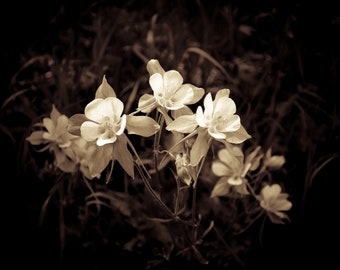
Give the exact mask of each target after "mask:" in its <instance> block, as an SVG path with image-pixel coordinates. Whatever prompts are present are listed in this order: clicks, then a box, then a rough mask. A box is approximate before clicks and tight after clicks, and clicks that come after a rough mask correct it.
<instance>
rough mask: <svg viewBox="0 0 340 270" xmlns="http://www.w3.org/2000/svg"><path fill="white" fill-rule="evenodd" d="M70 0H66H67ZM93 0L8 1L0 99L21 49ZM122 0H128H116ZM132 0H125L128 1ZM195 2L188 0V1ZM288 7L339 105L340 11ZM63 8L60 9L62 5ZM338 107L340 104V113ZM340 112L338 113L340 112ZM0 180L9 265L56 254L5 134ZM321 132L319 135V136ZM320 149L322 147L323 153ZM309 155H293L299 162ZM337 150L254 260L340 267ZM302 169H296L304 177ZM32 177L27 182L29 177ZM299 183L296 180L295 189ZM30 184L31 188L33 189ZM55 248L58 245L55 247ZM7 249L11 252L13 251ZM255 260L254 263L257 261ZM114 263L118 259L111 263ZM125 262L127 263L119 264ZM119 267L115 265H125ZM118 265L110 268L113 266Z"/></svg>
mask: <svg viewBox="0 0 340 270" xmlns="http://www.w3.org/2000/svg"><path fill="white" fill-rule="evenodd" d="M66 2H67V3H66ZM89 2H90V1H80V0H78V1H69V2H68V1H39V2H38V1H15V0H14V1H8V2H6V3H5V4H2V5H3V8H2V16H1V22H0V25H1V36H2V38H1V42H0V44H1V47H0V48H1V49H0V51H1V59H0V65H1V85H0V87H1V88H0V99H1V103H2V102H3V100H4V99H5V98H6V97H8V96H9V95H10V92H9V91H10V90H9V89H8V86H9V83H10V79H11V77H12V75H13V74H14V73H15V72H16V71H17V70H18V68H19V67H20V54H21V53H22V52H26V51H27V50H29V49H30V48H33V47H34V48H39V47H42V48H43V46H44V41H45V40H49V39H53V38H55V31H57V30H58V29H63V28H64V27H65V28H66V27H69V26H70V25H72V24H76V23H77V19H78V18H79V15H80V12H81V10H82V9H83V8H84V7H85V6H86V5H87V4H88V3H89ZM149 2H152V1H141V2H137V1H131V2H130V3H131V5H130V7H131V8H135V9H139V8H141V6H145V5H148V4H149ZM116 3H117V5H122V4H123V3H124V1H116ZM125 3H126V2H125ZM186 3H187V5H188V8H190V6H191V5H190V1H186ZM238 4H239V6H240V10H242V12H245V13H249V14H257V13H258V12H259V11H260V10H261V9H264V10H265V9H266V8H268V6H271V5H274V4H273V3H271V1H260V2H259V1H240V2H238ZM275 5H276V8H277V9H278V11H279V12H281V13H282V14H287V13H288V14H289V13H292V14H294V16H296V17H297V18H299V20H298V23H297V24H296V33H298V35H297V40H296V42H297V43H299V44H300V45H299V46H301V51H302V52H303V61H304V62H303V65H304V68H305V73H304V74H305V78H304V80H306V81H308V82H310V83H313V84H315V85H317V86H318V87H320V89H321V91H320V92H321V93H322V95H323V98H324V99H326V100H327V102H329V106H330V107H332V108H333V107H334V108H337V107H336V106H337V104H338V101H339V90H340V87H339V59H340V42H339V39H340V14H339V11H338V10H339V9H338V8H337V7H336V5H335V3H334V4H333V2H326V1H322V2H320V1H319V2H317V3H312V2H309V1H284V2H283V1H282V2H281V1H280V2H277V3H275ZM61 8H62V11H61ZM60 12H61V13H62V14H63V17H62V18H63V19H62V20H60V19H59V20H58V29H56V25H55V24H53V22H54V21H55V20H56V14H60ZM336 115H338V112H337V113H336ZM338 116H339V115H338ZM338 121H339V120H338V119H335V120H334V123H333V126H331V127H330V130H329V134H328V137H327V138H326V143H324V141H325V138H322V141H323V143H324V153H327V152H329V151H334V152H337V153H339V122H338ZM2 137H3V138H2V139H1V142H2V143H3V145H2V147H1V151H2V155H1V157H2V161H1V164H2V165H1V168H2V169H1V170H2V177H1V181H3V182H4V185H3V186H2V187H3V190H2V194H3V196H2V197H3V203H2V206H3V211H2V217H1V219H2V224H3V225H5V227H4V228H3V229H2V236H1V237H2V240H3V241H1V242H2V244H3V246H2V247H3V250H5V254H4V253H3V252H2V254H4V255H5V257H4V258H5V259H6V261H8V264H5V262H3V265H8V266H7V267H5V268H4V269H14V266H17V265H18V266H19V265H24V266H25V268H29V266H31V267H35V269H37V268H38V269H40V268H39V266H40V263H39V261H44V260H49V259H51V260H54V259H55V258H54V256H55V254H54V253H53V252H50V250H53V248H54V247H51V246H49V245H51V244H53V243H54V239H48V236H47V235H48V234H47V232H43V231H40V229H39V228H37V227H36V226H35V225H34V222H33V221H32V219H34V218H36V217H32V216H30V213H31V212H32V209H31V208H30V207H32V206H31V205H30V204H29V203H27V201H29V200H30V198H29V196H32V194H33V196H34V195H35V196H39V194H38V191H34V190H31V189H32V187H31V186H30V184H29V181H30V179H22V178H20V179H16V172H17V171H18V170H19V169H20V168H17V167H16V164H17V163H16V161H17V152H16V151H17V150H18V146H17V145H16V144H15V143H13V142H12V141H11V140H9V139H8V137H7V136H4V135H2ZM320 139H321V138H320ZM324 153H322V152H321V153H320V155H322V154H324ZM301 158H305V157H304V156H298V155H296V156H294V152H293V153H292V156H291V157H290V159H291V160H293V161H294V160H295V161H296V164H297V166H299V159H301ZM339 166H340V163H339V158H337V159H335V160H334V161H332V162H331V163H330V164H329V165H328V166H326V168H325V169H324V170H322V171H321V172H320V174H318V176H317V177H316V179H315V181H314V184H313V186H312V187H311V188H310V190H309V193H308V197H307V200H306V202H307V204H306V205H297V207H298V209H297V210H295V212H293V213H292V214H293V217H292V223H291V224H289V225H285V226H284V227H282V228H281V227H280V228H279V229H277V228H276V230H277V232H278V233H276V234H275V239H272V238H271V239H266V240H267V241H268V242H269V243H271V245H269V247H270V248H267V250H266V253H259V254H255V255H254V262H256V263H258V262H263V261H267V262H266V263H258V265H261V266H262V267H263V266H267V267H268V269H269V268H271V269H292V268H298V267H299V268H300V269H307V268H309V267H313V268H314V267H321V268H320V269H337V268H338V267H339V265H340V263H339V258H338V257H339V238H338V236H339V228H340V227H339V221H338V220H339V217H338V215H339V198H340V195H339V189H338V188H339V180H340V176H339V168H340V167H339ZM302 172H303V170H301V171H300V173H301V174H300V175H299V171H298V170H297V172H296V173H295V174H294V175H292V176H291V177H292V178H293V179H294V178H296V179H298V178H299V177H303V175H302ZM25 181H26V182H25ZM300 189H301V187H300V186H299V185H298V184H297V186H296V187H295V192H296V193H299V192H300V191H301V190H300ZM27 191H29V192H27ZM55 248H56V249H57V247H55ZM7 252H8V253H7ZM256 263H255V264H254V265H256ZM113 265H114V264H113ZM120 268H122V267H120ZM120 268H117V269H120ZM108 269H112V268H108Z"/></svg>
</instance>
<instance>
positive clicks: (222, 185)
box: [210, 177, 230, 198]
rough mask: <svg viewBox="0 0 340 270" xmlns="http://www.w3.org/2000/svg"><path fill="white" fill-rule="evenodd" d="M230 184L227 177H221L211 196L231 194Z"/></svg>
mask: <svg viewBox="0 0 340 270" xmlns="http://www.w3.org/2000/svg"><path fill="white" fill-rule="evenodd" d="M229 191H230V185H229V183H228V181H227V178H226V177H222V178H220V179H219V180H218V181H217V183H216V185H215V186H214V188H213V190H212V191H211V195H210V197H211V198H213V197H218V196H226V195H228V194H229Z"/></svg>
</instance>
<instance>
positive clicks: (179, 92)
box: [138, 59, 204, 113]
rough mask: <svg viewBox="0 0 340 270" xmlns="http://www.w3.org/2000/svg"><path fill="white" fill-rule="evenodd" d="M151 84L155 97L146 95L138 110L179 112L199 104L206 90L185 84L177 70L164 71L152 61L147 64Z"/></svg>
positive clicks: (142, 97)
mask: <svg viewBox="0 0 340 270" xmlns="http://www.w3.org/2000/svg"><path fill="white" fill-rule="evenodd" d="M147 70H148V71H149V74H150V78H149V84H150V86H151V88H152V90H153V95H150V94H144V95H142V96H141V97H140V99H139V102H138V110H139V111H142V112H145V113H148V112H151V111H152V110H153V109H155V108H156V107H163V108H165V109H167V110H178V109H181V108H183V107H185V106H186V105H190V104H194V103H196V102H198V101H199V100H200V99H201V98H202V96H203V95H204V89H203V88H199V87H196V86H194V85H192V84H189V83H186V84H183V77H182V75H181V74H180V73H179V72H178V71H176V70H169V71H164V69H163V68H162V66H161V65H160V64H159V62H158V60H156V59H151V60H150V61H149V62H148V64H147Z"/></svg>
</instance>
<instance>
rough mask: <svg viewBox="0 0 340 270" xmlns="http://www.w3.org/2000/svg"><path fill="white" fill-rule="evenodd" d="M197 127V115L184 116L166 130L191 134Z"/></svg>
mask: <svg viewBox="0 0 340 270" xmlns="http://www.w3.org/2000/svg"><path fill="white" fill-rule="evenodd" d="M196 127H197V123H196V120H195V115H194V114H192V115H182V116H180V117H178V118H176V119H175V120H174V121H173V122H171V123H170V124H168V125H167V126H166V130H169V131H171V130H175V131H177V132H181V133H191V132H193V131H194V130H195V128H196Z"/></svg>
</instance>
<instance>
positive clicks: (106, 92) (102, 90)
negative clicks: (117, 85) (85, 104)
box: [95, 75, 116, 99]
mask: <svg viewBox="0 0 340 270" xmlns="http://www.w3.org/2000/svg"><path fill="white" fill-rule="evenodd" d="M107 97H116V93H115V91H114V90H113V88H112V87H111V85H110V84H109V83H108V82H107V80H106V77H105V75H104V76H103V80H102V83H101V84H100V85H99V87H98V88H97V91H96V94H95V98H102V99H105V98H107Z"/></svg>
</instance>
